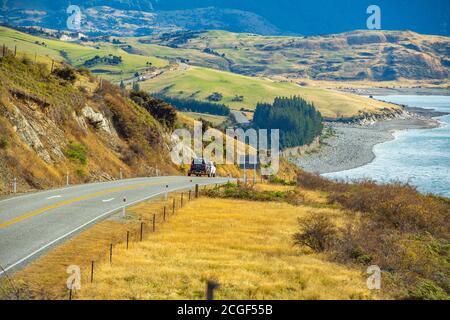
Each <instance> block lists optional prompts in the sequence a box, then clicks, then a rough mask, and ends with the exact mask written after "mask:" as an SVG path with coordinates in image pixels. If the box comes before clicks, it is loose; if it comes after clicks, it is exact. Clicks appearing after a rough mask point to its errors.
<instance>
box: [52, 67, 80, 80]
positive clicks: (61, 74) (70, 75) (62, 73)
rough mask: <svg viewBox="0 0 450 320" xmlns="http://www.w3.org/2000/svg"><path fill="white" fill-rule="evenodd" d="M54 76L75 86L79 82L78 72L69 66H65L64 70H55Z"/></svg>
mask: <svg viewBox="0 0 450 320" xmlns="http://www.w3.org/2000/svg"><path fill="white" fill-rule="evenodd" d="M52 74H53V75H55V76H57V77H58V78H60V79H62V80H64V81H67V82H69V83H71V84H74V83H75V81H76V80H77V73H76V71H75V70H74V69H73V68H71V67H69V66H65V67H63V68H58V69H55V70H53V73H52Z"/></svg>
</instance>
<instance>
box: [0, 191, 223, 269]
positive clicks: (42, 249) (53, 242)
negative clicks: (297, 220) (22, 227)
mask: <svg viewBox="0 0 450 320" xmlns="http://www.w3.org/2000/svg"><path fill="white" fill-rule="evenodd" d="M210 184H214V183H202V184H198V185H199V186H200V185H202V186H203V185H210ZM188 188H189V187H188V186H183V187H179V188H175V189H169V190H165V191H162V192H158V193H155V194H154V195H151V196H149V197H145V198H143V199H140V200H136V201H133V202H131V203H129V204H128V205H127V206H131V205H134V204H136V203H139V202H142V201H146V200H149V199H151V198H154V197H157V196H159V195H162V194H165V193H166V192H173V191H177V190H181V189H188ZM122 208H123V206H121V207H118V208H115V209H112V210H110V211H108V212H105V213H102V214H101V215H99V216H97V217H95V218H94V219H92V220H90V221H88V222H86V223H83V224H82V225H81V226H79V227H77V228H75V229H73V230H72V231H70V232H68V233H66V234H64V235H62V236H60V237H58V238H57V239H55V240H53V241H51V242H49V243H47V244H46V245H44V246H42V247H41V248H39V249H37V250H36V251H34V252H32V253H30V254H29V255H27V256H26V257H24V258H22V259H20V260H19V261H17V262H15V263H13V264H12V265H10V266H8V267H6V268H5V269H3V271H0V276H1V275H3V274H4V273H6V272H8V271H9V270H11V269H13V268H14V267H16V266H18V265H20V264H21V263H23V262H25V261H27V260H28V259H30V258H31V257H33V256H35V255H36V254H38V253H40V252H42V251H44V250H45V249H47V248H48V247H51V246H52V245H54V244H55V243H57V242H59V241H61V240H62V239H64V238H67V237H69V236H70V235H72V234H74V233H75V232H77V231H79V230H81V229H83V228H85V227H87V226H88V225H90V224H92V223H93V222H95V221H97V220H100V219H101V218H103V217H105V216H108V215H110V214H112V213H114V212H116V211H118V210H120V209H122Z"/></svg>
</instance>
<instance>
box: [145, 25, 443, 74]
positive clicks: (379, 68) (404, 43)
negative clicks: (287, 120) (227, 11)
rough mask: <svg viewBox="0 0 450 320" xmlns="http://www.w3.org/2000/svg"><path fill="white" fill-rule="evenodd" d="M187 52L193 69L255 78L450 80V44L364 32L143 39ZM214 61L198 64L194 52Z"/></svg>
mask: <svg viewBox="0 0 450 320" xmlns="http://www.w3.org/2000/svg"><path fill="white" fill-rule="evenodd" d="M140 43H142V44H158V45H163V46H168V47H172V48H174V49H176V50H179V49H189V50H184V51H183V55H184V59H185V61H187V62H188V63H192V64H196V65H201V66H207V67H212V68H215V69H222V70H227V71H232V72H235V73H240V74H245V75H250V76H268V77H273V76H284V77H287V78H291V79H292V78H303V79H308V78H309V79H315V80H338V81H345V80H347V81H349V80H350V81H352V80H373V81H387V80H401V79H410V80H427V79H436V80H440V81H446V80H447V79H448V77H449V76H450V38H448V37H443V36H427V35H421V34H418V33H415V32H411V31H369V30H359V31H353V32H347V33H341V34H333V35H326V36H311V37H298V36H286V37H265V36H259V35H249V34H238V33H230V32H226V31H205V32H196V33H193V32H189V31H184V32H181V31H180V32H174V33H165V34H162V35H155V36H150V37H146V38H142V39H140ZM195 51H196V52H198V53H202V54H205V53H207V54H208V55H210V56H211V58H210V59H205V58H202V59H198V57H197V55H198V54H195V53H194V52H195Z"/></svg>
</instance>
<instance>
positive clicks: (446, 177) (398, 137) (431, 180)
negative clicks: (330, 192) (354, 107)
mask: <svg viewBox="0 0 450 320" xmlns="http://www.w3.org/2000/svg"><path fill="white" fill-rule="evenodd" d="M374 98H375V99H378V100H383V101H388V102H393V103H397V104H403V105H407V106H410V107H421V108H427V109H435V110H437V111H445V112H450V96H374ZM437 119H438V120H439V121H441V122H442V123H443V124H444V126H443V127H441V128H436V129H421V130H417V129H415V130H401V131H396V132H395V134H394V136H395V139H394V140H392V141H389V142H385V143H382V144H378V145H376V146H375V147H374V149H373V151H374V153H375V155H376V158H375V160H374V161H373V162H371V163H369V164H367V165H365V166H362V167H359V168H355V169H351V170H346V171H341V172H335V173H328V174H324V176H326V177H329V178H333V179H343V180H347V181H348V180H360V179H372V180H375V181H378V182H382V183H386V182H392V181H400V182H408V183H409V184H411V185H414V186H416V187H417V189H418V190H419V191H421V192H423V193H434V194H439V195H443V196H446V197H450V115H447V116H443V117H439V118H437Z"/></svg>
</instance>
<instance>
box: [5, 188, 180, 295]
mask: <svg viewBox="0 0 450 320" xmlns="http://www.w3.org/2000/svg"><path fill="white" fill-rule="evenodd" d="M174 198H176V208H177V209H178V208H179V207H180V202H181V195H180V194H179V193H174V194H172V195H170V196H169V197H168V200H167V201H165V200H164V199H163V198H159V199H154V200H152V201H149V202H145V203H142V204H141V205H139V206H138V207H136V208H133V209H129V210H128V211H127V218H126V219H119V218H117V216H113V217H112V218H111V219H109V220H105V221H103V222H101V223H99V224H96V225H94V226H93V227H91V228H89V229H88V230H86V231H84V232H82V233H81V234H79V235H78V236H76V237H75V238H73V239H71V240H70V241H68V242H66V243H64V244H62V245H60V246H58V247H56V248H55V249H54V250H52V251H51V252H50V253H48V254H47V255H45V256H43V257H42V258H40V259H38V260H36V261H35V262H33V263H32V264H30V265H29V266H28V267H26V268H25V269H23V270H22V271H20V272H18V273H16V274H15V275H14V281H16V282H17V283H18V284H23V285H24V286H25V287H26V288H27V291H29V292H30V296H28V297H27V296H25V297H24V298H33V299H67V298H68V291H67V286H66V281H67V278H68V277H69V274H67V272H66V270H67V267H68V266H70V265H78V266H80V268H81V270H82V276H83V278H82V281H83V282H82V283H83V284H84V283H86V282H87V281H90V268H91V261H94V263H95V265H97V264H99V263H101V262H102V261H103V262H105V261H109V247H110V245H111V243H112V244H114V249H113V253H114V252H115V250H116V249H115V248H116V247H117V246H119V247H120V246H126V235H127V231H129V232H130V248H132V247H133V246H134V245H135V244H134V243H135V242H137V241H139V240H140V223H141V221H143V222H144V223H145V228H144V231H145V232H144V236H148V231H149V230H150V228H151V224H152V223H151V220H152V219H153V214H157V219H156V221H157V222H158V224H160V223H161V221H162V219H163V218H162V212H163V208H164V205H166V206H167V213H168V215H169V214H170V215H171V214H172V211H171V210H172V205H173V199H174ZM187 198H188V196H187V194H186V193H185V194H184V199H185V200H187ZM136 209H138V210H136Z"/></svg>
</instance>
